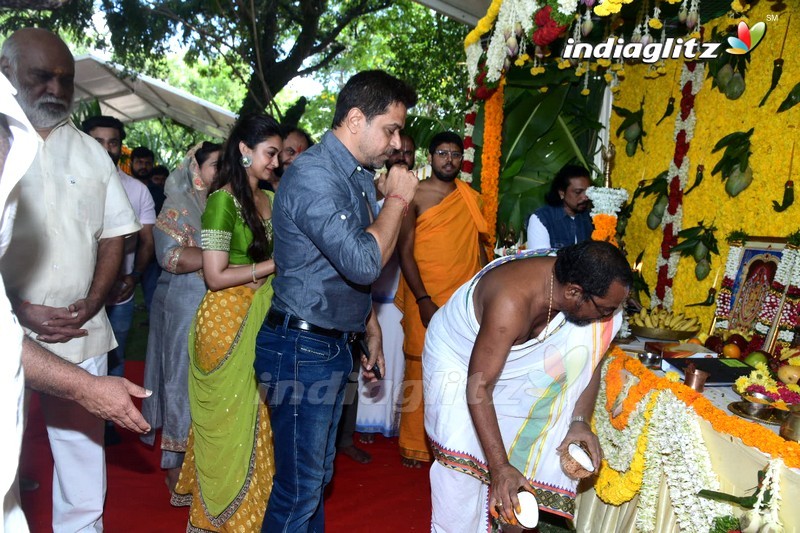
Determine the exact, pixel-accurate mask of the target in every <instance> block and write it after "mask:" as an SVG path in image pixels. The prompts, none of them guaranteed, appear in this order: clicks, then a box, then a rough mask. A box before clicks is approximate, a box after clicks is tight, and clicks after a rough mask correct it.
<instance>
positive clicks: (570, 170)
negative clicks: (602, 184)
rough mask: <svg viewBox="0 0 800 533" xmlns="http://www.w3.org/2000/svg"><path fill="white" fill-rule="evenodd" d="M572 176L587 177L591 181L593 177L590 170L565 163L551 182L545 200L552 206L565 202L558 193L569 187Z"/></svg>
mask: <svg viewBox="0 0 800 533" xmlns="http://www.w3.org/2000/svg"><path fill="white" fill-rule="evenodd" d="M572 178H586V179H588V180H589V183H591V182H592V179H591V178H590V177H589V171H588V170H586V169H585V168H583V167H582V166H579V165H564V166H563V167H561V170H559V171H558V174H556V177H555V178H553V181H552V182H551V183H550V190H549V191H548V192H547V194H546V195H545V197H544V199H545V201H546V202H547V203H548V204H549V205H552V206H560V205H561V204H563V203H564V202H563V200H561V195H560V194H558V193H559V192H560V191H566V190H567V188H568V187H569V180H571V179H572Z"/></svg>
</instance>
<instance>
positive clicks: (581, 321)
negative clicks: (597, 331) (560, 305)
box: [561, 311, 592, 327]
mask: <svg viewBox="0 0 800 533" xmlns="http://www.w3.org/2000/svg"><path fill="white" fill-rule="evenodd" d="M561 312H562V313H564V318H565V319H567V322H569V323H570V324H574V325H576V326H578V327H583V326H588V325H589V324H591V323H592V321H591V320H589V319H588V318H578V317H576V316H575V315H573V314H572V313H570V312H568V311H561Z"/></svg>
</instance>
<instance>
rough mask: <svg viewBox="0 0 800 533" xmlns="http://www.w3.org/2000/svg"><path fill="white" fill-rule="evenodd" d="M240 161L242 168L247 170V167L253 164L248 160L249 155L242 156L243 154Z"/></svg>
mask: <svg viewBox="0 0 800 533" xmlns="http://www.w3.org/2000/svg"><path fill="white" fill-rule="evenodd" d="M240 161H241V163H242V166H243V167H244V168H249V167H250V165H252V164H253V160H252V159H251V158H250V156H249V155H244V154H242V158H241V159H240Z"/></svg>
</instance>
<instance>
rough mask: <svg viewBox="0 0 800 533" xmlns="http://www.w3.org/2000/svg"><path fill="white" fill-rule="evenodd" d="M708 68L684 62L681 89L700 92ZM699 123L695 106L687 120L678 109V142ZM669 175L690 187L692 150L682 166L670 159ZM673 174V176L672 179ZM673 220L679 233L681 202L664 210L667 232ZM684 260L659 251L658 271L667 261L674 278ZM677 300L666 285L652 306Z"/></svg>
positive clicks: (666, 305) (669, 306)
mask: <svg viewBox="0 0 800 533" xmlns="http://www.w3.org/2000/svg"><path fill="white" fill-rule="evenodd" d="M704 72H705V66H704V65H703V63H696V64H695V68H694V71H690V70H689V69H688V68H687V67H686V65H685V64H684V65H683V68H682V70H681V93H682V92H683V88H684V87H685V86H686V84H687V83H689V82H691V83H692V94H693V95H697V93H698V92H700V89H701V88H702V86H703V74H704ZM696 124H697V115H696V114H695V112H694V108H692V110H691V111H690V112H689V115H688V116H687V117H686V120H682V119H681V113H680V111H679V112H678V114H677V116H676V118H675V127H674V133H673V136H674V139H675V142H677V140H678V134H679V133H680V132H681V131H685V132H686V144H690V143H691V141H692V139H693V138H694V129H695V125H696ZM668 175H669V176H675V175H677V176H678V181H679V184H680V189H681V190H682V191H683V190H685V189H686V186H687V185H688V183H689V154H688V153H687V154H686V155H685V156H684V158H683V161H682V162H681V167H680V168H678V167H677V166H676V165H675V161H674V158H673V159H672V160H670V164H669V174H668ZM672 179H673V178H670V181H672ZM669 224H672V234H673V235H677V234H678V232H680V231H681V229H682V228H683V208H682V206H680V205H679V206H678V208H677V209H676V210H675V213H674V214H670V213H669V210H667V211H665V212H664V216H663V218H662V219H661V231H662V233H663V232H664V230H665V228H666V227H667V225H669ZM679 261H680V254H679V253H671V254H669V258H666V259H665V258H664V257H663V255H662V254H660V253H659V254H658V256H657V258H656V273H658V272H660V271H661V268H662V267H663V266H664V265H666V266H667V277H668V278H669V279H674V278H675V275H676V274H677V272H678V262H679ZM673 304H674V294H673V291H672V287H671V286H669V285H668V286H667V287H665V290H664V298H663V299H661V298H659V297H658V296H657V295H656V294H655V292H654V293H653V295H652V298H651V299H650V306H651V307H657V306H659V305H660V306H661V307H663V308H665V309H672V306H673Z"/></svg>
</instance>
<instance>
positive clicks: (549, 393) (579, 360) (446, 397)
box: [422, 258, 621, 533]
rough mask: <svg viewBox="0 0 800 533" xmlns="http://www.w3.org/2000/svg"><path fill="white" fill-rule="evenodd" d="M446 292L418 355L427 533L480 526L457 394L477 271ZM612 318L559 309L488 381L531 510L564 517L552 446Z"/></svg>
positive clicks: (472, 457)
mask: <svg viewBox="0 0 800 533" xmlns="http://www.w3.org/2000/svg"><path fill="white" fill-rule="evenodd" d="M505 261H508V258H502V259H499V260H497V261H495V262H493V263H491V264H490V265H488V266H487V267H486V268H485V269H484V270H483V271H481V273H478V274H477V275H476V276H475V278H473V280H471V281H470V282H469V283H467V284H465V285H463V286H462V287H461V288H459V289H458V291H456V293H455V294H454V295H453V296H452V298H451V299H450V300H449V301H448V303H447V304H446V305H445V306H444V307H442V308H441V309H440V310H439V311H438V312H437V313H436V315H434V317H433V320H432V321H431V323H430V325H429V326H428V332H427V335H426V337H425V349H424V352H423V356H422V360H423V361H424V365H423V380H424V385H425V429H426V431H427V433H428V437H429V438H430V440H431V446H432V448H433V453H434V456H435V458H436V461H437V463H438V464H437V465H435V466H434V467H433V468H431V474H430V477H431V499H432V504H433V514H432V529H433V531H452V532H459V533H463V532H471V531H489V530H490V527H491V523H490V519H489V499H490V492H491V486H490V485H489V475H488V474H489V471H488V465H487V461H486V458H485V456H484V453H483V449H482V448H481V445H480V441H479V440H478V435H477V432H476V431H475V426H474V424H473V422H472V417H471V415H470V413H469V409H468V406H467V397H466V385H467V369H468V367H469V361H470V358H471V355H472V349H473V346H474V343H475V338H476V336H477V334H478V329H479V324H478V322H477V320H476V318H475V313H474V305H473V301H472V290H473V288H474V286H475V284H477V281H478V279H479V278H480V276H481V275H482V273H483V272H486V271H487V270H488V269H491V268H493V267H494V266H497V265H498V264H500V262H505ZM620 322H621V316H620V314H619V313H617V314H616V315H615V316H614V317H613V318H612V319H609V320H607V321H604V322H595V323H592V324H590V325H588V326H584V327H579V326H576V325H574V324H571V323H569V322H567V321H566V320H565V317H564V315H563V314H561V313H559V314H558V315H557V316H556V317H555V318H554V319H553V320H552V321H551V322H550V324H548V326H547V327H546V328H545V330H544V331H543V332H542V334H541V335H539V337H537V338H535V339H531V340H530V341H528V342H526V343H525V344H522V345H518V346H513V347H512V349H511V351H510V353H509V355H508V359H507V361H506V364H505V367H504V368H503V371H502V373H501V374H500V377H499V378H498V380H497V383H496V385H495V388H494V394H493V401H494V408H495V411H496V413H497V421H498V424H499V426H500V432H501V434H502V436H503V442H504V443H505V447H506V451H507V452H508V457H509V461H510V463H511V464H512V465H513V466H514V467H515V468H517V469H518V470H519V471H520V472H522V473H523V474H524V475H525V477H527V478H528V479H529V480H530V482H531V485H532V486H533V487H534V491H535V494H536V499H537V500H538V502H539V508H540V509H541V510H543V511H547V512H550V513H554V514H558V515H561V516H564V517H567V518H572V516H573V514H574V505H575V489H576V487H577V481H575V480H572V479H570V478H568V477H567V476H566V474H564V472H563V471H562V469H561V463H560V457H559V456H558V453H557V452H556V447H558V446H559V445H560V444H561V442H562V441H563V439H564V436H565V435H566V433H567V430H568V429H569V424H570V419H571V416H572V411H573V408H574V406H575V402H576V401H577V400H578V397H579V396H580V395H581V393H582V392H583V390H584V389H585V388H586V386H587V385H588V383H589V381H590V380H591V377H592V372H593V371H594V368H595V367H596V365H597V364H598V363H599V361H600V359H601V358H602V356H603V354H604V353H605V351H606V350H607V348H608V345H609V343H610V342H611V339H612V338H613V334H614V333H615V332H616V330H618V329H619V326H620Z"/></svg>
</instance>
